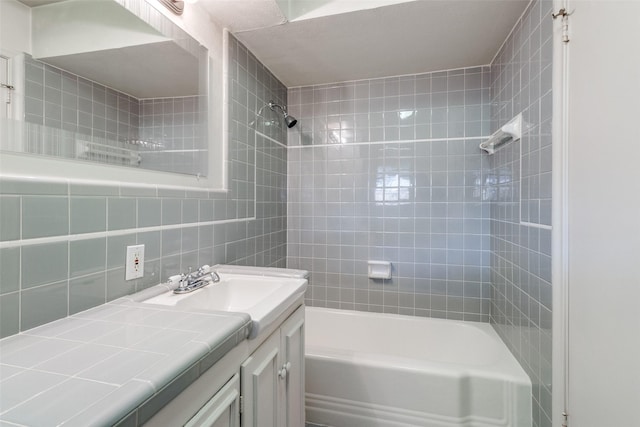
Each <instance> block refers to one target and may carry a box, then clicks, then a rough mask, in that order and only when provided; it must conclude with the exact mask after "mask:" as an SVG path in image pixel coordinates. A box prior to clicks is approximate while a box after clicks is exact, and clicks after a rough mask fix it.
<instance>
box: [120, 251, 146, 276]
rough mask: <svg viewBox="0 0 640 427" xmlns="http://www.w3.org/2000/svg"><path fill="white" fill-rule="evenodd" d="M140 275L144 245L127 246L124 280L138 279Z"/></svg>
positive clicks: (142, 273)
mask: <svg viewBox="0 0 640 427" xmlns="http://www.w3.org/2000/svg"><path fill="white" fill-rule="evenodd" d="M142 276H144V245H135V246H127V260H126V264H125V269H124V280H133V279H138V278H140V277H142Z"/></svg>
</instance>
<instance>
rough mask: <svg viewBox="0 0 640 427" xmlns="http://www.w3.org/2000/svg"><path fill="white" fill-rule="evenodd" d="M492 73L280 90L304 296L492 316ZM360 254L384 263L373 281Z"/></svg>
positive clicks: (359, 306) (367, 307)
mask: <svg viewBox="0 0 640 427" xmlns="http://www.w3.org/2000/svg"><path fill="white" fill-rule="evenodd" d="M489 77H490V74H489V68H488V67H478V68H469V69H463V70H451V71H444V72H438V73H428V74H420V75H412V76H403V77H392V78H385V79H373V80H363V81H356V82H346V83H339V84H332V85H321V86H312V87H301V88H294V89H290V90H289V109H290V112H291V114H292V115H294V116H296V117H297V118H298V120H299V125H298V126H297V127H296V128H294V129H293V130H290V131H289V144H290V146H289V197H288V199H289V201H288V246H287V250H288V253H287V263H288V266H289V267H292V268H302V269H305V270H309V271H310V272H311V280H310V286H309V290H308V292H307V296H306V302H307V304H309V305H315V306H328V307H335V308H344V309H356V310H363V311H379V312H391V313H401V314H410V315H419V316H433V317H443V318H450V319H465V320H478V321H488V320H489V309H490V302H489V301H490V299H489V297H490V285H489V203H488V200H487V199H486V193H485V191H484V189H485V187H484V182H485V178H486V177H485V172H484V171H485V170H487V169H488V159H487V158H486V157H484V156H483V155H482V154H481V153H480V150H479V148H478V144H479V143H480V141H481V139H479V137H481V136H482V135H484V134H486V133H488V130H489V114H490V104H489V86H490V80H489ZM367 260H384V261H391V262H392V264H393V277H392V279H391V280H385V281H379V280H370V279H369V278H368V277H367Z"/></svg>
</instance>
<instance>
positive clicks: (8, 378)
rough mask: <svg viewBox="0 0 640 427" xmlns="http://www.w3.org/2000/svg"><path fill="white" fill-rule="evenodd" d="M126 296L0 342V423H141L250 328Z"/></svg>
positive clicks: (243, 318)
mask: <svg viewBox="0 0 640 427" xmlns="http://www.w3.org/2000/svg"><path fill="white" fill-rule="evenodd" d="M154 288H156V289H154ZM154 288H150V289H148V290H147V291H144V293H145V294H146V295H147V296H148V295H149V294H150V293H153V292H158V291H160V292H162V291H164V290H166V289H167V288H166V287H164V286H162V285H160V286H158V287H154ZM136 299H137V298H136V296H133V295H132V296H131V297H129V298H121V299H119V300H116V301H113V302H110V303H107V304H105V305H102V306H99V307H96V308H93V309H91V310H87V311H84V312H81V313H78V314H75V315H73V316H70V317H67V318H64V319H61V320H58V321H55V322H52V323H49V324H46V325H43V326H40V327H38V328H34V329H31V330H28V331H25V332H23V333H20V334H18V335H13V336H10V337H7V338H5V339H3V340H0V426H2V427H4V426H5V425H6V426H16V425H17V426H39V427H43V426H55V425H61V424H63V425H64V426H82V427H86V426H93V425H95V426H111V425H116V424H118V423H119V422H121V421H123V420H124V421H126V423H127V425H128V423H129V422H131V420H134V423H133V425H136V424H138V425H140V424H143V423H144V422H145V421H146V420H148V419H149V418H150V417H151V416H152V415H153V414H154V413H155V412H157V411H158V410H159V409H160V408H161V407H162V406H164V404H165V403H167V402H169V401H170V400H171V399H173V398H174V397H175V396H177V395H178V394H179V393H180V392H181V391H182V390H184V389H185V388H186V387H187V386H188V385H189V384H191V383H192V382H193V381H195V380H196V379H197V378H198V377H199V376H200V375H201V374H202V373H204V372H205V371H206V370H207V369H208V368H210V367H211V366H212V365H213V364H214V363H216V362H217V361H218V360H220V359H221V358H222V356H224V355H225V354H226V353H227V352H228V351H230V350H231V349H233V348H234V347H235V346H236V345H238V344H239V343H240V342H242V341H243V340H244V339H246V337H247V336H248V334H249V332H250V328H251V319H250V318H249V316H248V315H246V314H241V313H215V312H205V311H181V310H179V309H176V308H175V307H166V308H162V307H158V306H149V305H146V304H141V303H139V302H136V301H135V300H136Z"/></svg>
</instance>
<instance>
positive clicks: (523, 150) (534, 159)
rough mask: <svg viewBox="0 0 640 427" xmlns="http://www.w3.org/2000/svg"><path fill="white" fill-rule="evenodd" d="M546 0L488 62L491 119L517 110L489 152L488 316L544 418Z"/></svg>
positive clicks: (547, 357) (545, 420) (542, 422)
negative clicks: (514, 135) (515, 123)
mask: <svg viewBox="0 0 640 427" xmlns="http://www.w3.org/2000/svg"><path fill="white" fill-rule="evenodd" d="M551 12H552V3H551V2H550V1H540V0H536V1H533V2H532V3H531V4H530V5H529V6H528V8H527V10H526V12H525V14H524V15H523V17H522V19H521V20H520V21H519V22H518V23H517V26H516V28H515V30H514V31H513V33H512V35H511V36H510V37H509V39H507V41H506V42H505V44H504V46H503V48H502V49H501V51H500V52H499V53H498V55H497V57H496V59H495V61H494V62H493V64H492V66H491V81H492V85H491V90H492V107H493V109H492V123H493V128H494V129H495V128H496V127H497V126H498V125H499V124H501V123H504V122H506V121H508V120H509V119H511V117H513V116H515V115H516V114H518V113H519V112H522V113H523V120H524V123H525V124H526V127H525V132H524V135H523V137H522V139H521V140H520V141H519V142H516V143H511V144H508V145H506V146H505V147H504V148H502V149H500V150H499V151H498V152H496V154H495V155H493V156H491V157H490V158H491V180H490V181H491V182H492V183H493V185H492V186H491V192H492V197H493V200H492V202H491V251H492V253H491V283H492V293H491V322H492V323H493V324H494V326H495V328H496V330H497V331H498V333H499V334H500V336H501V337H502V338H503V340H504V341H505V342H506V344H507V345H508V346H509V348H510V350H511V351H512V352H513V354H514V355H515V356H516V358H517V359H518V361H519V362H520V364H521V365H522V367H523V368H524V369H525V371H526V372H527V373H528V374H529V376H530V378H531V381H532V383H533V420H534V423H533V425H534V427H550V426H551V310H552V301H551V229H550V225H551V162H552V159H551V113H552V106H551V96H552V94H551V88H552V82H551V80H552V78H551V75H552V53H553V48H552V32H553V31H552V25H551V23H552V20H551V17H550V15H551Z"/></svg>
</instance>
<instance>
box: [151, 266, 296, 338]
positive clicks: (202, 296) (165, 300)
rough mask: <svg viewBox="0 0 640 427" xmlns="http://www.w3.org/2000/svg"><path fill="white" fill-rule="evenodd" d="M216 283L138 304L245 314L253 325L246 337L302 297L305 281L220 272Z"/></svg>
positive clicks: (262, 328) (160, 296) (167, 294)
mask: <svg viewBox="0 0 640 427" xmlns="http://www.w3.org/2000/svg"><path fill="white" fill-rule="evenodd" d="M219 275H220V282H218V283H211V284H210V285H207V286H205V287H204V288H201V289H198V290H196V291H193V292H191V293H188V294H174V293H173V291H169V292H165V293H163V294H160V295H158V296H155V297H152V298H149V299H147V300H144V301H142V302H143V303H146V304H159V305H167V306H174V307H179V308H182V309H197V310H213V311H229V312H240V313H247V314H248V315H249V316H251V321H252V323H253V325H252V328H251V334H250V335H249V338H250V339H251V338H254V337H256V336H257V335H258V334H259V333H260V332H261V331H262V330H264V329H265V328H266V327H267V326H269V325H270V324H271V322H273V321H274V320H276V319H277V318H278V316H280V315H281V314H282V313H284V312H285V311H286V310H287V308H289V307H290V306H291V304H293V303H294V302H295V301H296V300H298V299H299V298H301V297H302V296H303V295H304V292H305V290H306V288H307V280H306V279H299V278H288V277H267V276H256V275H249V274H228V273H220V274H219Z"/></svg>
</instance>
